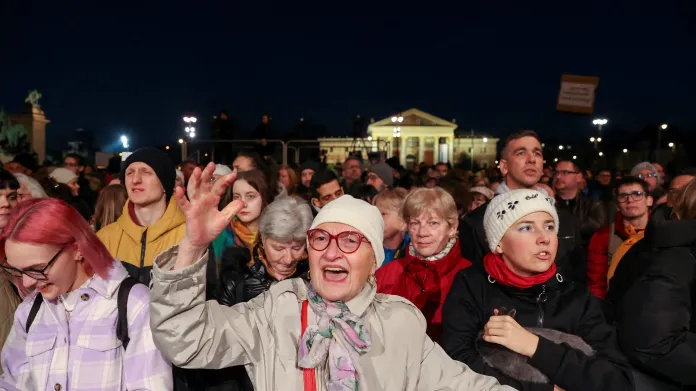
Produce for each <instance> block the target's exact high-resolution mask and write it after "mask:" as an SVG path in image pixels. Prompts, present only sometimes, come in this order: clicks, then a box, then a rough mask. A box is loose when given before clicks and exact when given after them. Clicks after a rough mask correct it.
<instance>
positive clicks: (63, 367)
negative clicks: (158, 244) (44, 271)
mask: <svg viewBox="0 0 696 391" xmlns="http://www.w3.org/2000/svg"><path fill="white" fill-rule="evenodd" d="M127 276H128V272H126V269H125V268H124V267H123V266H122V265H121V263H120V262H118V261H114V266H113V268H112V269H111V270H110V272H109V278H108V279H107V280H104V279H102V278H100V277H98V276H95V277H94V278H93V279H92V280H91V281H90V282H89V284H88V285H87V287H83V288H80V289H78V294H79V296H80V300H78V301H77V305H76V306H75V308H74V310H73V311H72V315H71V319H70V321H69V322H68V320H67V318H66V314H65V310H64V308H63V306H62V304H60V303H59V302H58V301H53V302H50V301H44V303H43V305H42V306H41V309H40V310H39V312H38V314H37V315H36V318H35V319H34V323H33V324H32V325H31V328H30V329H29V333H27V332H25V326H26V322H27V317H28V316H29V310H30V309H31V306H32V304H33V302H34V297H35V295H32V296H30V297H27V298H26V299H25V300H24V302H23V303H22V304H20V306H19V307H18V308H17V312H16V313H15V319H14V324H13V326H12V331H10V335H9V336H8V338H7V342H6V343H5V346H4V347H3V349H2V369H3V370H4V372H5V373H4V375H3V379H2V380H3V381H2V382H0V389H1V388H2V387H3V384H6V385H7V386H9V387H7V386H5V387H7V388H9V389H11V387H16V388H17V389H19V390H32V391H39V390H50V391H55V390H61V391H125V390H128V391H134V390H156V391H162V390H164V391H166V390H171V389H172V388H173V385H172V368H171V364H169V362H167V361H166V360H165V358H164V357H163V356H162V354H161V353H160V352H159V350H158V349H157V348H156V347H155V344H154V342H153V340H152V332H151V331H150V299H149V294H150V292H149V290H148V287H147V286H145V285H141V284H138V285H135V286H134V287H133V289H132V290H131V292H130V296H129V299H128V334H129V337H130V342H129V344H128V349H127V350H125V351H124V349H123V347H122V344H121V341H119V340H118V338H116V318H117V316H118V313H117V310H116V300H117V296H118V295H117V294H116V293H117V292H118V287H119V285H120V284H121V281H123V279H125V278H126V277H127Z"/></svg>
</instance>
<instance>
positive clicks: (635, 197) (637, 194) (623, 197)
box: [616, 191, 645, 203]
mask: <svg viewBox="0 0 696 391" xmlns="http://www.w3.org/2000/svg"><path fill="white" fill-rule="evenodd" d="M629 196H631V200H632V201H640V200H642V199H643V198H645V192H644V191H634V192H631V193H619V194H617V195H616V200H617V201H619V202H620V203H624V202H628V197H629Z"/></svg>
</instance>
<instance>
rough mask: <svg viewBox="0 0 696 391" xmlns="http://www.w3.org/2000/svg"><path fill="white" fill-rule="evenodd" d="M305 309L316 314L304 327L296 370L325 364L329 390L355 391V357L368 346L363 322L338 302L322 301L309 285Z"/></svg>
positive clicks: (367, 348) (356, 374)
mask: <svg viewBox="0 0 696 391" xmlns="http://www.w3.org/2000/svg"><path fill="white" fill-rule="evenodd" d="M309 306H310V307H311V308H312V311H314V313H315V314H316V315H317V318H318V322H317V324H316V325H311V326H308V327H307V330H306V331H305V333H304V335H303V336H302V339H301V341H300V347H299V350H298V362H299V364H298V365H299V367H300V368H316V367H318V366H319V365H322V364H323V363H325V362H327V360H328V367H329V384H328V387H327V389H329V390H331V391H357V390H358V389H359V388H360V387H359V385H360V379H359V378H358V358H359V357H360V356H361V355H363V354H365V353H367V352H368V351H369V350H370V347H371V346H372V342H371V339H370V332H369V330H367V328H366V327H365V325H364V323H363V319H362V318H361V317H359V316H357V315H355V314H353V313H352V312H350V309H348V306H347V305H346V304H345V303H344V302H342V301H334V302H331V301H324V299H322V298H321V296H319V295H318V294H317V292H316V291H315V290H314V286H313V285H312V284H311V283H310V284H309Z"/></svg>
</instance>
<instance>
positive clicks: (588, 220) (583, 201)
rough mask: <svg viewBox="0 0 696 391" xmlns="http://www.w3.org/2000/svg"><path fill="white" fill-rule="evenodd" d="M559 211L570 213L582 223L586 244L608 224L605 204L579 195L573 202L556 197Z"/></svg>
mask: <svg viewBox="0 0 696 391" xmlns="http://www.w3.org/2000/svg"><path fill="white" fill-rule="evenodd" d="M556 207H557V209H565V210H567V211H569V212H570V213H571V214H572V215H573V216H575V218H576V219H577V220H578V222H579V223H580V235H582V240H583V242H584V243H585V244H587V243H589V242H590V238H591V237H592V235H594V233H595V232H597V231H598V230H599V229H600V228H602V227H603V226H605V225H607V224H608V221H607V211H606V208H605V206H604V204H603V203H602V202H601V201H599V200H595V199H592V198H589V197H585V196H583V195H582V194H578V195H577V196H576V197H575V198H574V199H572V200H564V199H562V198H561V197H559V196H558V195H557V196H556Z"/></svg>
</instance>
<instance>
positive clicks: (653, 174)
mask: <svg viewBox="0 0 696 391" xmlns="http://www.w3.org/2000/svg"><path fill="white" fill-rule="evenodd" d="M645 177H648V178H657V174H656V173H654V172H651V173H648V174H645V175H643V174H638V175H637V176H636V178H638V179H642V180H645Z"/></svg>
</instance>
